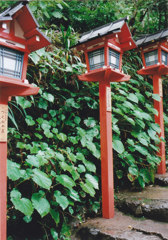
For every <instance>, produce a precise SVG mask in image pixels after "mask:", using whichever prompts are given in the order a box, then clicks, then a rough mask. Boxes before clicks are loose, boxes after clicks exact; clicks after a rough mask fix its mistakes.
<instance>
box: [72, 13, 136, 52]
mask: <svg viewBox="0 0 168 240" xmlns="http://www.w3.org/2000/svg"><path fill="white" fill-rule="evenodd" d="M127 20H128V18H127V17H125V18H121V19H119V20H117V21H114V22H111V23H107V24H105V25H103V26H100V27H97V28H94V29H92V30H90V31H88V32H85V33H83V34H82V35H81V37H80V39H79V41H78V43H77V45H76V46H78V45H81V44H83V43H87V42H89V41H91V40H94V39H97V38H100V37H103V36H107V35H110V34H113V33H116V34H118V35H119V42H120V43H121V44H124V46H123V48H125V49H123V50H130V49H133V48H135V47H136V45H135V43H134V41H133V39H132V36H131V33H130V30H129V28H128V26H127V23H126V21H127ZM130 41H131V44H128V46H127V47H126V45H125V44H126V43H127V42H128V43H129V42H130ZM121 48H122V46H121Z"/></svg>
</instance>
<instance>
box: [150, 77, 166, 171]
mask: <svg viewBox="0 0 168 240" xmlns="http://www.w3.org/2000/svg"><path fill="white" fill-rule="evenodd" d="M153 93H154V94H158V95H160V102H158V101H156V100H154V108H155V109H156V110H157V111H158V116H157V115H155V123H157V124H159V126H160V129H161V132H160V135H159V137H162V138H164V118H163V94H162V79H161V76H160V75H157V74H155V75H153ZM158 156H159V157H161V163H160V165H159V167H158V173H159V174H164V173H166V159H165V142H163V141H162V140H161V142H160V144H159V151H158Z"/></svg>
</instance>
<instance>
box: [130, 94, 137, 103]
mask: <svg viewBox="0 0 168 240" xmlns="http://www.w3.org/2000/svg"><path fill="white" fill-rule="evenodd" d="M127 98H128V99H129V100H131V101H132V102H135V103H138V98H137V96H136V95H135V94H134V93H130V94H129V95H128V97H127Z"/></svg>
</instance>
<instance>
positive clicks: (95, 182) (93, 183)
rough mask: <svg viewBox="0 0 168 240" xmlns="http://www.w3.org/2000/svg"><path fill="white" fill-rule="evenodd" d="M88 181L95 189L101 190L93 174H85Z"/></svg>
mask: <svg viewBox="0 0 168 240" xmlns="http://www.w3.org/2000/svg"><path fill="white" fill-rule="evenodd" d="M85 177H86V179H88V181H89V182H90V183H91V184H92V186H93V187H94V188H95V189H99V185H98V179H97V178H96V176H92V175H91V174H88V173H87V174H85Z"/></svg>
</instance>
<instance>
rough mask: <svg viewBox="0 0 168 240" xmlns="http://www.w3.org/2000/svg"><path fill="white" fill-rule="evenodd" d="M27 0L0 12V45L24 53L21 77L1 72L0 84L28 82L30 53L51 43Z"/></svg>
mask: <svg viewBox="0 0 168 240" xmlns="http://www.w3.org/2000/svg"><path fill="white" fill-rule="evenodd" d="M28 2H29V1H28V0H27V1H21V2H19V3H17V4H15V5H13V6H12V7H9V8H8V9H7V10H5V11H4V12H2V13H1V14H0V46H2V47H4V48H5V47H6V48H9V49H11V51H12V50H14V51H18V52H20V53H21V54H23V64H22V73H21V77H20V78H16V77H12V76H5V75H1V74H0V86H5V83H6V84H7V85H8V84H9V82H12V83H13V84H15V83H16V84H17V83H18V84H22V83H28V81H27V80H26V73H27V65H28V55H29V54H30V53H31V52H33V51H36V50H38V49H40V48H43V47H45V46H47V45H49V44H50V40H49V39H48V38H47V37H46V36H44V35H43V33H42V32H41V31H40V30H39V25H38V23H37V21H36V19H35V18H34V16H33V15H32V13H31V11H30V9H29V7H28V6H27V4H28Z"/></svg>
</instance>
